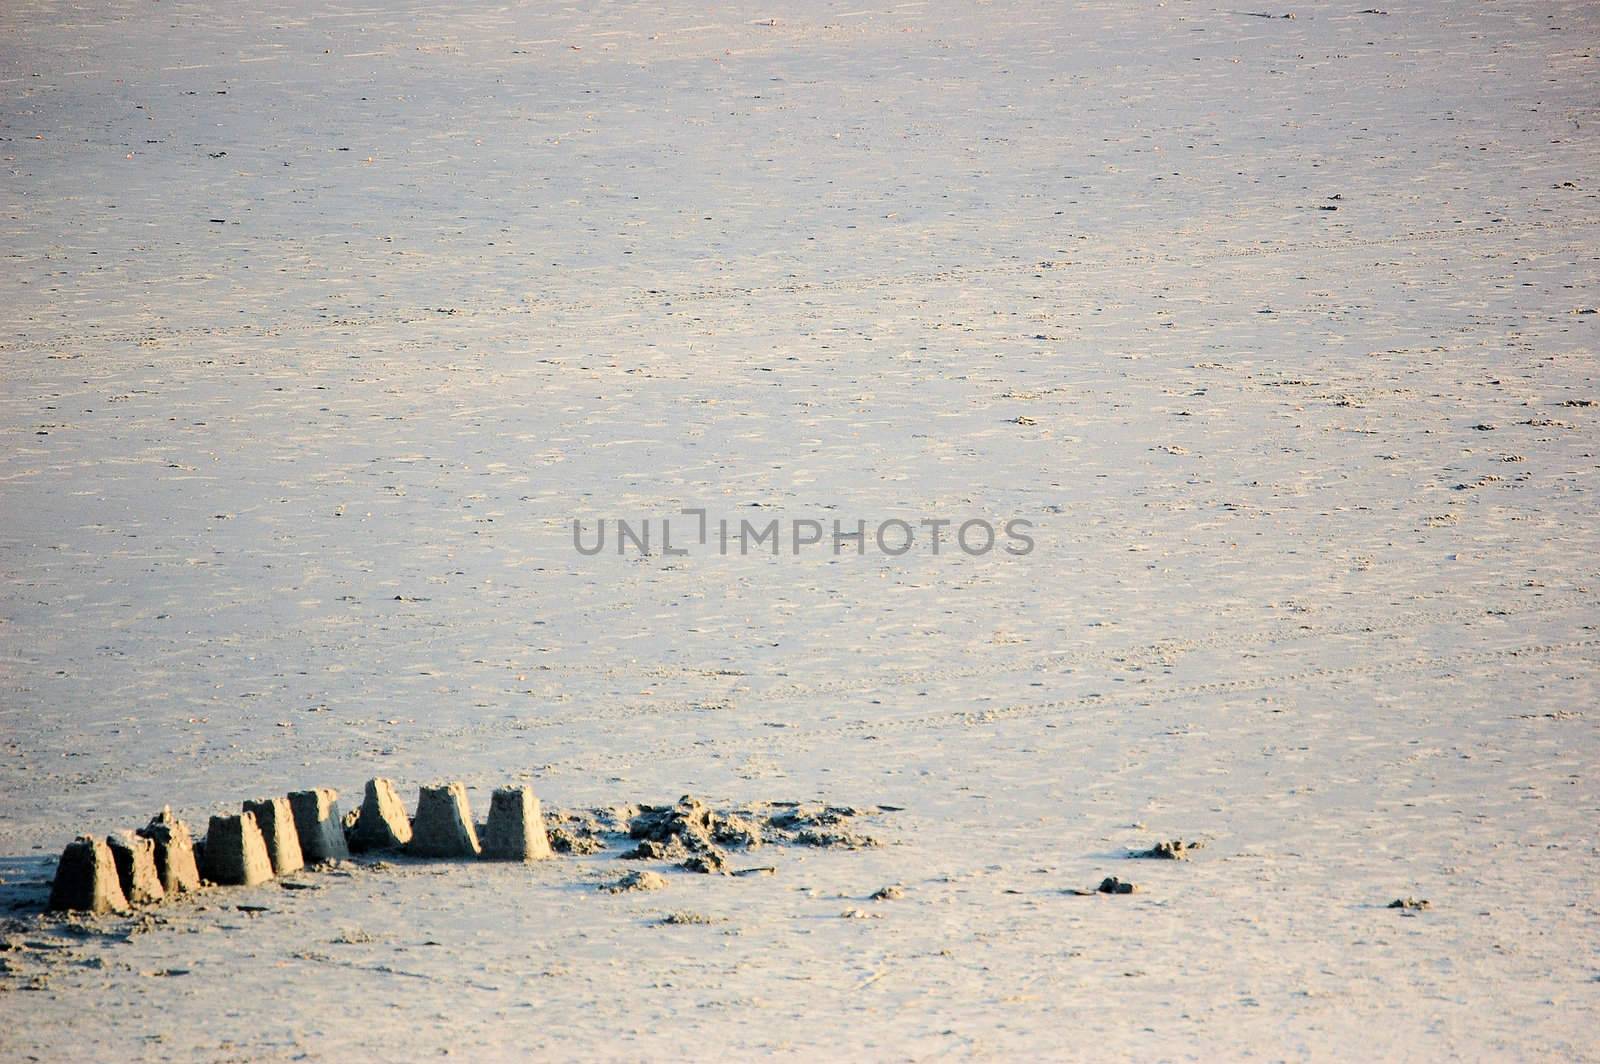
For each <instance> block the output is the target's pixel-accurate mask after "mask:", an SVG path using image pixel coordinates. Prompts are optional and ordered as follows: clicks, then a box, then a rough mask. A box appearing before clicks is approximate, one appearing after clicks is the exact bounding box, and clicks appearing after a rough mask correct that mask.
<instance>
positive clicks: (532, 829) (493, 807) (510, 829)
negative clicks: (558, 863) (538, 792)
mask: <svg viewBox="0 0 1600 1064" xmlns="http://www.w3.org/2000/svg"><path fill="white" fill-rule="evenodd" d="M552 856H554V854H553V853H552V852H551V850H550V839H549V838H548V837H547V836H546V835H545V833H544V815H543V813H542V811H541V810H540V808H539V799H537V798H535V797H534V796H533V788H532V787H501V788H499V789H498V790H496V791H495V792H494V796H493V797H492V798H491V799H490V800H489V825H488V828H487V829H486V830H485V831H484V833H483V857H484V860H487V861H538V860H543V859H544V858H546V857H552Z"/></svg>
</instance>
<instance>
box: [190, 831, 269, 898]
mask: <svg viewBox="0 0 1600 1064" xmlns="http://www.w3.org/2000/svg"><path fill="white" fill-rule="evenodd" d="M204 852H205V863H204V864H203V865H202V866H201V867H202V868H204V870H205V876H206V878H207V879H209V880H211V882H213V883H226V884H232V885H237V886H243V887H253V886H255V885H256V884H257V883H265V882H266V881H267V880H269V879H271V878H272V860H271V858H269V857H268V856H267V843H266V840H265V839H263V838H262V837H261V829H260V828H258V827H256V817H255V814H254V813H236V814H234V815H233V816H214V817H212V818H211V826H210V827H208V828H207V829H206V845H205V851H204Z"/></svg>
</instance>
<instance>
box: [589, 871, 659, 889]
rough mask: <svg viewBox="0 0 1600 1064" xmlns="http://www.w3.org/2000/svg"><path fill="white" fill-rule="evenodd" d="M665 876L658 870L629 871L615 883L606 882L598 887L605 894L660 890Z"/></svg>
mask: <svg viewBox="0 0 1600 1064" xmlns="http://www.w3.org/2000/svg"><path fill="white" fill-rule="evenodd" d="M666 885H667V880H666V877H665V876H663V875H661V873H659V872H643V871H641V872H629V873H628V874H627V875H625V876H623V877H622V878H621V879H619V880H617V881H616V882H615V883H607V884H605V885H603V886H602V887H601V888H600V889H601V890H603V891H605V892H606V893H607V894H633V893H637V892H639V891H645V890H662V889H664V888H665V887H666Z"/></svg>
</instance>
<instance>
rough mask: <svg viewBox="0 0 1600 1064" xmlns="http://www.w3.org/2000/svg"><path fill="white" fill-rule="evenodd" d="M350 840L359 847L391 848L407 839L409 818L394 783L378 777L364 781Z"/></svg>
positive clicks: (395, 847)
mask: <svg viewBox="0 0 1600 1064" xmlns="http://www.w3.org/2000/svg"><path fill="white" fill-rule="evenodd" d="M350 841H351V842H352V843H354V844H355V845H356V846H358V847H360V848H361V849H363V850H394V849H398V848H400V847H401V846H404V845H406V843H408V842H410V841H411V818H410V817H408V816H406V807H405V806H404V805H402V804H401V802H400V795H399V794H397V793H396V792H395V789H394V784H393V783H391V782H390V781H389V780H386V779H384V778H383V777H382V776H379V777H377V778H376V779H370V780H368V781H367V791H366V794H365V796H363V798H362V800H361V810H360V812H359V813H358V814H357V816H356V823H355V828H354V830H353V831H352V834H351V840H350Z"/></svg>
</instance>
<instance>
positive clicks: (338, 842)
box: [289, 787, 350, 864]
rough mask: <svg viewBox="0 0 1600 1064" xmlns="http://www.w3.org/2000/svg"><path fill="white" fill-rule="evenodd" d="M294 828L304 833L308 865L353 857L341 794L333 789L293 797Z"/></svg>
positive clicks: (303, 850) (302, 839)
mask: <svg viewBox="0 0 1600 1064" xmlns="http://www.w3.org/2000/svg"><path fill="white" fill-rule="evenodd" d="M289 805H290V807H291V808H292V809H293V810H294V826H295V829H296V830H297V831H298V832H299V833H300V852H301V853H302V854H304V856H305V860H306V863H307V864H316V863H317V862H318V861H336V860H339V859H341V858H345V857H349V856H350V846H349V844H348V843H346V842H345V839H344V824H343V822H342V819H341V817H340V816H339V792H338V791H336V790H334V789H333V788H331V787H318V788H315V789H313V790H309V791H295V792H293V793H292V794H290V795H289Z"/></svg>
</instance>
